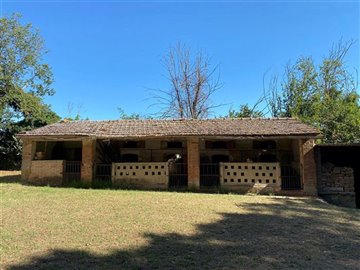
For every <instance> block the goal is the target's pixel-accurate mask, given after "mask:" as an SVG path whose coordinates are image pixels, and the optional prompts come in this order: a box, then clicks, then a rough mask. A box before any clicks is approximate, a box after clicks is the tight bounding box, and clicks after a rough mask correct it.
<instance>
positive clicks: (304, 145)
mask: <svg viewBox="0 0 360 270" xmlns="http://www.w3.org/2000/svg"><path fill="white" fill-rule="evenodd" d="M314 146H315V143H314V140H313V139H310V140H300V148H301V151H300V153H301V154H300V155H301V157H300V163H301V166H302V174H301V175H302V180H303V188H304V194H305V195H317V179H316V163H315V151H314Z"/></svg>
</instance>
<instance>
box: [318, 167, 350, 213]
mask: <svg viewBox="0 0 360 270" xmlns="http://www.w3.org/2000/svg"><path fill="white" fill-rule="evenodd" d="M354 184H355V183H354V171H353V169H352V168H349V167H335V166H334V165H333V164H332V163H330V162H325V163H323V164H321V179H320V183H319V194H320V196H322V197H323V198H324V199H325V200H326V201H328V202H330V203H333V204H336V205H339V206H345V207H352V208H355V207H356V203H355V185H354Z"/></svg>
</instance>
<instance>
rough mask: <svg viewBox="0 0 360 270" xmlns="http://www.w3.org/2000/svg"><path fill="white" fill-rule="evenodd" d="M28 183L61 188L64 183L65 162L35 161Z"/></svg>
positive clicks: (32, 163) (32, 164)
mask: <svg viewBox="0 0 360 270" xmlns="http://www.w3.org/2000/svg"><path fill="white" fill-rule="evenodd" d="M30 171H31V172H30V175H29V179H28V182H29V183H33V184H37V185H50V186H61V185H62V182H63V171H64V161H63V160H33V161H32V162H31V170H30Z"/></svg>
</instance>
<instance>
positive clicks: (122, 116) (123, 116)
mask: <svg viewBox="0 0 360 270" xmlns="http://www.w3.org/2000/svg"><path fill="white" fill-rule="evenodd" d="M117 109H118V111H119V114H120V119H123V120H131V119H136V120H138V119H140V118H141V116H140V114H138V113H132V114H127V113H126V112H125V111H124V109H123V108H121V107H118V108H117Z"/></svg>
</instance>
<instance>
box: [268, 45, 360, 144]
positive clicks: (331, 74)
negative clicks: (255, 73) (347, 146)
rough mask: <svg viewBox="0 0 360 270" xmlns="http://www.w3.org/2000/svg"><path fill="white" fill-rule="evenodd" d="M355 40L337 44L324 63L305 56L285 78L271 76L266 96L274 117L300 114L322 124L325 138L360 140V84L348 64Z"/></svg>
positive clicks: (307, 121) (305, 118)
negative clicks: (317, 62) (346, 59)
mask: <svg viewBox="0 0 360 270" xmlns="http://www.w3.org/2000/svg"><path fill="white" fill-rule="evenodd" d="M352 45H353V42H352V41H350V42H342V41H340V42H339V43H338V44H336V45H334V46H333V47H332V48H331V50H330V51H329V54H328V55H327V56H326V57H324V58H323V59H322V61H321V63H320V64H318V65H317V64H315V62H314V60H313V59H312V58H311V57H301V58H299V59H298V60H297V61H296V62H295V64H293V65H290V64H289V65H287V67H286V70H285V72H284V76H283V77H284V81H283V82H281V83H278V80H277V76H274V77H272V78H271V79H270V81H269V84H268V87H267V90H266V91H265V95H264V96H265V99H266V103H267V107H268V109H269V111H270V113H271V115H272V116H274V117H279V116H280V117H296V118H299V119H301V120H302V121H304V122H306V123H309V124H311V125H313V126H315V127H317V128H319V129H320V130H321V132H322V134H323V136H324V138H323V141H324V142H333V143H339V142H360V106H359V101H360V99H359V98H360V97H359V94H358V93H359V89H358V87H359V85H358V84H357V80H356V78H355V77H354V75H353V73H352V72H350V70H349V68H348V67H347V66H346V65H345V57H346V55H347V52H348V51H349V49H350V48H351V46H352Z"/></svg>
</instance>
